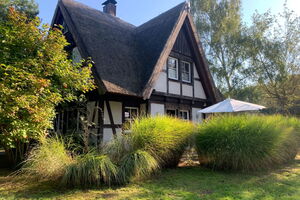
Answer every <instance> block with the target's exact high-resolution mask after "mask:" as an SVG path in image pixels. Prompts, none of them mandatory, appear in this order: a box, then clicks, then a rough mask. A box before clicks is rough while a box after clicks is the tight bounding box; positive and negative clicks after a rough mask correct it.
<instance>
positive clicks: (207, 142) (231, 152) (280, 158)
mask: <svg viewBox="0 0 300 200" xmlns="http://www.w3.org/2000/svg"><path fill="white" fill-rule="evenodd" d="M299 135H300V132H299V120H298V119H296V118H288V117H283V116H279V115H276V116H262V115H238V116H233V115H222V116H216V117H214V118H212V119H211V120H209V121H207V122H205V123H204V124H201V125H200V126H199V129H198V132H197V134H196V137H195V140H196V141H195V143H196V148H197V151H198V154H199V158H200V163H201V164H204V165H207V166H209V167H212V168H217V169H228V170H260V169H268V168H272V167H274V166H276V165H280V164H283V163H285V162H288V161H290V160H292V159H294V158H295V156H296V155H297V151H298V148H299Z"/></svg>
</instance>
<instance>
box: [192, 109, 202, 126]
mask: <svg viewBox="0 0 300 200" xmlns="http://www.w3.org/2000/svg"><path fill="white" fill-rule="evenodd" d="M200 110H201V108H192V121H193V122H195V123H201V122H202V121H203V114H202V113H198V111H200Z"/></svg>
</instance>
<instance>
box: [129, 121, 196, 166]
mask: <svg viewBox="0 0 300 200" xmlns="http://www.w3.org/2000/svg"><path fill="white" fill-rule="evenodd" d="M131 131H132V133H130V135H129V137H130V138H131V140H132V146H133V148H134V149H141V150H145V151H147V152H149V153H150V154H152V155H153V156H154V157H156V159H157V160H158V161H159V164H160V166H161V167H176V166H177V165H178V163H179V161H180V158H181V156H182V154H183V152H184V151H185V148H186V147H187V145H188V142H189V139H190V138H191V136H192V135H193V134H194V132H195V126H194V125H193V124H192V123H191V122H188V121H184V120H180V119H177V118H173V117H168V116H157V117H145V118H140V119H136V120H135V121H134V122H133V124H132V127H131Z"/></svg>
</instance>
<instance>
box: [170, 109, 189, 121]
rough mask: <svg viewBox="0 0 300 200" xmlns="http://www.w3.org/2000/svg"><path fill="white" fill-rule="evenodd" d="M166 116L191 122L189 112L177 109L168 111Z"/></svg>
mask: <svg viewBox="0 0 300 200" xmlns="http://www.w3.org/2000/svg"><path fill="white" fill-rule="evenodd" d="M166 114H167V115H168V116H172V117H178V118H180V119H184V120H190V112H189V110H177V109H167V110H166Z"/></svg>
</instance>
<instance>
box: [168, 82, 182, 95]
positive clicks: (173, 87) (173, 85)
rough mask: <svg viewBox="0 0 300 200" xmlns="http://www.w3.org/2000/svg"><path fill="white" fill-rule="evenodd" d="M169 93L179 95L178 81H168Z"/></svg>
mask: <svg viewBox="0 0 300 200" xmlns="http://www.w3.org/2000/svg"><path fill="white" fill-rule="evenodd" d="M169 93H170V94H177V95H180V83H179V82H175V81H169Z"/></svg>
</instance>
